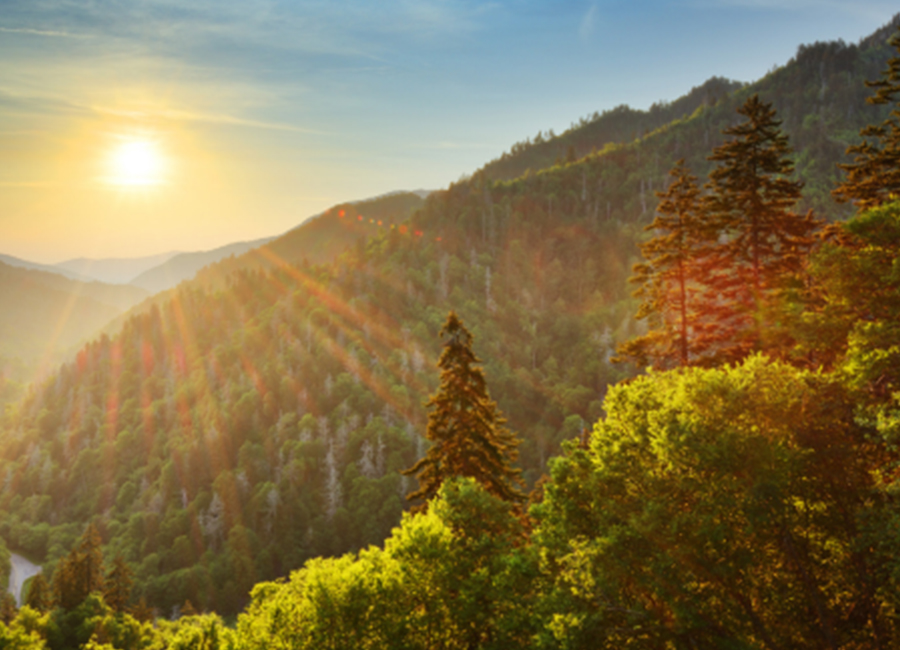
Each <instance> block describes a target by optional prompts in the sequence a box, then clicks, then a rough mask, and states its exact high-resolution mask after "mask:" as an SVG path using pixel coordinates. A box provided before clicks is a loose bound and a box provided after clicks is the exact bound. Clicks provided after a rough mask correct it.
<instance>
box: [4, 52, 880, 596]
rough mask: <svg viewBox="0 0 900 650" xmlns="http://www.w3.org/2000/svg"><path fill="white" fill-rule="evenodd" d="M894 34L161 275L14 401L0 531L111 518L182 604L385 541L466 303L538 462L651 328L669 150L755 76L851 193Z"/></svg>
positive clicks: (131, 552)
mask: <svg viewBox="0 0 900 650" xmlns="http://www.w3.org/2000/svg"><path fill="white" fill-rule="evenodd" d="M884 35H885V34H882V35H881V36H879V37H878V38H874V37H873V38H871V39H867V40H866V41H863V42H861V43H860V44H857V45H846V44H844V43H840V42H838V43H824V44H823V43H819V44H815V45H813V46H809V47H802V48H800V49H799V50H798V53H797V56H796V57H794V59H792V60H791V61H790V62H789V63H788V64H786V65H785V66H783V67H781V68H778V69H776V70H774V71H773V72H772V73H770V74H769V75H767V76H766V77H765V78H764V79H762V80H760V81H758V82H757V83H755V84H752V85H742V86H741V87H740V88H736V87H733V88H732V87H731V86H727V84H726V86H727V87H729V88H732V89H731V90H730V91H729V92H728V94H722V95H721V96H716V101H715V103H713V102H712V101H710V102H706V103H704V104H703V105H701V106H698V107H697V108H695V109H694V110H693V111H692V112H690V114H684V115H681V116H680V117H677V118H674V119H673V120H672V121H671V122H669V123H667V124H665V125H662V126H659V127H658V128H654V129H653V130H645V131H644V132H643V133H636V134H633V135H634V136H639V137H632V136H631V135H629V134H627V133H625V134H618V135H616V134H615V133H613V135H612V136H610V138H611V139H610V140H609V141H608V142H607V143H606V144H605V145H603V147H602V148H599V149H598V150H597V151H594V152H591V153H587V154H585V155H582V156H581V157H578V153H577V150H576V153H575V155H574V156H573V157H571V158H574V159H572V160H566V159H562V160H560V162H559V163H554V164H551V165H550V166H549V167H546V168H543V169H532V170H531V171H530V172H523V173H522V174H521V175H519V176H515V177H512V178H500V177H492V176H491V174H490V173H488V171H489V170H487V169H482V170H479V171H478V172H476V173H475V174H473V175H472V176H471V177H470V178H468V179H465V180H463V181H460V182H458V183H454V184H453V185H451V186H450V187H449V188H448V189H446V190H443V191H438V192H434V193H431V194H430V195H428V197H427V199H425V201H424V203H416V202H415V201H420V198H419V197H417V196H415V195H412V196H415V201H414V200H413V198H411V197H409V198H407V197H406V196H405V195H397V196H392V197H383V198H382V199H379V200H378V201H375V202H373V203H372V205H368V206H367V207H365V208H364V206H363V204H344V205H342V206H336V207H335V208H333V209H332V210H329V211H328V212H327V213H325V214H323V215H321V216H320V217H318V218H316V219H312V220H310V221H308V222H306V223H304V224H303V225H301V226H300V227H298V228H297V229H295V230H294V231H291V232H289V233H287V234H285V235H284V236H282V237H280V238H278V239H276V240H273V241H272V242H269V243H268V244H267V245H265V246H262V247H260V248H258V249H255V250H254V251H251V252H249V253H246V254H244V255H242V256H239V257H235V258H230V259H228V260H224V261H222V262H219V263H217V264H214V265H212V266H211V267H207V268H206V269H205V270H202V271H201V272H199V273H198V274H197V277H196V278H195V279H194V280H192V281H188V282H185V283H182V284H181V285H179V286H177V287H176V288H174V289H172V290H170V291H168V292H166V293H163V294H160V295H157V296H154V297H153V299H152V300H150V301H147V302H145V303H144V304H143V305H141V307H140V308H139V309H136V310H135V311H133V312H131V314H130V315H129V316H128V317H127V318H125V319H124V322H123V324H122V326H121V327H120V328H118V329H117V331H116V332H115V333H111V334H110V335H109V336H103V337H101V338H99V339H97V340H95V341H93V342H92V343H90V344H88V345H87V346H85V347H83V348H82V349H81V351H80V352H79V353H78V355H77V356H76V357H75V358H74V359H72V360H71V361H70V362H69V363H67V364H65V365H64V366H62V367H61V368H60V370H59V372H57V373H56V374H54V375H53V376H51V377H48V378H47V379H46V380H45V381H44V382H42V383H40V384H39V385H37V386H35V387H34V390H33V391H31V392H30V393H29V394H28V395H27V396H26V397H25V398H24V399H23V400H22V401H21V402H19V403H18V404H17V405H16V408H14V409H11V410H10V411H9V412H8V413H7V414H6V415H5V418H4V420H3V422H2V425H0V429H2V435H0V476H7V477H15V483H14V484H13V485H14V486H13V487H12V488H10V489H8V490H4V491H3V492H0V512H2V513H3V515H2V516H0V536H2V537H4V538H5V539H6V540H7V541H8V542H9V544H10V546H11V547H14V548H19V549H23V550H26V551H28V552H29V553H31V554H34V555H35V556H38V557H45V558H47V560H48V565H47V569H48V571H49V570H52V568H53V564H54V562H56V561H58V560H59V558H60V557H61V556H62V555H63V554H64V553H66V552H67V550H68V549H70V548H71V547H72V545H73V543H74V542H75V540H76V539H77V538H78V536H79V534H80V530H81V528H82V527H83V525H84V524H85V523H86V522H88V521H92V522H93V523H95V524H96V526H97V527H98V529H99V530H100V533H101V535H102V537H103V541H104V544H105V546H106V553H107V557H114V556H116V555H118V554H121V555H122V556H123V558H124V559H125V560H126V561H127V562H128V563H129V565H130V566H131V567H132V568H133V569H134V571H135V580H136V589H137V592H138V595H139V596H145V597H146V598H147V599H148V601H149V602H151V603H152V604H153V605H155V606H157V607H159V608H161V610H162V611H163V612H164V613H169V612H171V611H173V608H174V607H176V606H180V605H181V604H183V603H184V602H185V601H186V600H190V601H191V602H192V603H193V604H194V605H195V606H198V607H200V608H204V609H216V610H218V611H221V612H234V611H236V610H237V609H239V608H240V607H242V606H243V605H244V604H245V603H246V598H247V592H248V590H249V589H250V588H251V586H252V585H253V584H254V583H256V582H257V581H259V580H262V579H268V578H272V577H276V576H283V575H286V574H287V573H288V572H289V571H290V570H292V569H294V568H296V567H298V566H300V564H301V563H302V562H303V561H304V560H306V559H308V558H310V557H314V556H318V555H336V554H341V553H343V552H345V551H350V550H356V549H359V548H362V547H365V546H366V545H368V544H377V543H380V542H381V541H382V540H384V538H385V536H386V535H387V534H388V533H389V532H390V530H391V529H392V527H393V526H395V525H396V524H397V522H398V521H399V517H400V513H401V512H402V510H403V508H404V501H403V495H404V494H406V493H408V491H409V489H410V487H411V485H410V482H409V480H408V479H407V478H405V477H403V476H401V475H400V474H399V470H401V469H404V468H407V467H410V466H411V465H412V463H413V462H414V461H415V460H416V458H418V457H420V456H421V455H422V454H423V452H424V449H425V441H424V439H423V438H422V433H423V432H424V430H425V420H426V411H425V408H424V406H423V402H424V401H425V399H426V398H427V397H428V395H430V394H431V393H433V391H434V390H435V387H436V385H437V380H438V377H437V371H436V369H435V367H434V364H435V361H436V358H437V356H438V354H439V352H440V349H441V345H440V344H441V342H440V340H439V339H438V336H437V333H438V331H439V330H440V327H441V325H442V324H443V323H444V320H445V318H446V315H447V312H448V311H449V310H451V309H452V310H455V311H456V312H457V313H458V314H459V316H460V317H461V318H462V320H463V321H464V322H465V324H466V326H467V327H468V328H469V329H470V330H471V331H472V333H473V335H474V339H475V341H474V350H475V352H476V354H478V355H479V356H480V357H481V358H482V359H484V367H485V375H486V378H487V384H488V387H489V390H490V393H491V396H492V398H493V399H495V400H496V401H497V403H498V405H499V407H500V410H501V411H502V412H503V413H504V414H505V415H506V416H507V418H508V419H509V423H508V425H509V427H510V429H512V430H513V431H515V432H517V433H518V435H519V436H520V437H521V438H522V443H521V445H520V448H519V452H520V453H519V463H520V465H521V467H522V468H523V470H524V475H525V478H526V480H527V482H528V484H529V485H533V484H535V483H536V482H537V481H538V480H539V479H540V477H541V475H542V474H543V473H544V471H545V470H546V468H547V462H548V460H549V459H550V458H551V457H552V456H553V455H554V454H556V453H558V450H559V445H560V442H561V441H562V440H564V439H568V438H573V437H575V436H580V435H582V434H583V432H584V430H585V429H586V428H587V427H588V426H590V423H592V422H594V421H596V420H597V419H598V418H599V417H600V415H601V414H602V411H603V402H602V400H603V397H604V395H605V394H606V390H607V387H608V386H609V385H610V384H614V383H616V382H618V381H619V380H621V379H623V378H626V377H628V376H629V375H630V374H631V373H632V372H633V371H632V370H631V369H628V368H623V367H620V366H616V365H613V364H612V363H611V362H610V357H611V355H612V352H613V350H614V348H615V345H616V343H617V341H621V340H623V339H625V338H628V337H630V336H631V335H632V334H633V333H634V332H635V331H640V327H641V325H640V323H635V321H634V320H633V314H634V308H635V302H634V300H633V299H632V298H631V297H630V296H629V287H628V284H627V278H628V277H629V275H630V273H631V267H632V264H633V263H634V262H635V261H637V259H638V251H639V248H638V246H639V243H640V242H641V241H642V239H643V238H644V237H646V233H644V230H643V228H644V226H645V225H646V224H647V223H649V221H650V219H651V218H652V215H653V210H654V206H655V201H656V199H655V196H654V194H653V192H654V190H658V189H662V188H663V187H665V186H666V183H667V182H668V181H667V174H668V171H669V169H670V168H671V166H672V164H673V163H674V161H675V160H676V159H678V158H681V157H684V158H686V159H687V161H688V164H689V165H690V166H691V167H692V169H693V170H694V172H695V173H696V174H697V175H699V176H702V175H704V174H705V173H707V172H708V170H709V168H710V163H709V162H708V161H707V160H706V157H707V156H708V155H709V154H710V152H711V151H712V148H713V147H714V146H715V145H716V144H718V143H719V142H721V141H722V135H721V130H722V129H723V128H725V127H727V126H731V125H733V124H734V123H735V121H736V119H737V118H738V116H737V115H736V113H735V108H736V107H738V106H740V105H741V104H742V103H743V102H744V101H745V100H746V99H747V97H749V96H750V95H751V94H752V93H754V92H758V93H760V95H761V96H762V98H763V99H764V100H766V101H773V102H774V103H775V106H776V108H777V109H778V111H779V116H780V117H781V118H782V119H783V120H784V128H785V130H786V131H787V132H788V133H789V135H790V137H791V142H792V144H793V145H794V147H795V149H796V154H795V159H796V161H797V170H798V174H799V175H800V177H801V178H803V179H804V180H805V182H806V186H805V188H804V192H805V194H804V200H803V205H805V206H809V207H813V208H815V210H816V211H817V212H818V213H819V214H820V215H823V216H827V217H830V218H839V217H840V216H841V215H842V214H843V213H844V212H846V208H844V207H840V206H835V205H834V204H833V203H831V201H830V198H829V197H828V194H827V190H828V188H829V186H830V183H831V180H832V179H833V178H834V177H836V176H837V174H838V172H837V171H835V170H834V169H833V168H830V167H829V165H831V162H830V161H832V160H840V159H841V156H842V154H841V152H842V150H843V147H844V146H845V145H846V143H848V142H853V141H856V138H857V136H856V129H857V128H858V126H861V125H863V124H866V123H869V122H874V121H877V120H878V116H879V115H881V113H880V112H879V111H880V109H878V108H877V107H875V108H873V107H868V106H867V105H866V104H865V103H864V101H863V100H864V97H866V96H867V95H868V94H869V91H868V90H867V89H866V88H865V87H864V85H863V80H865V79H873V78H877V77H878V76H879V74H880V71H881V70H882V69H883V68H884V65H885V62H886V60H887V58H888V56H889V54H890V52H889V50H888V48H887V47H886V46H885V45H884V42H883V41H884V39H883V38H882V37H883V36H884ZM684 106H685V110H687V108H689V106H690V102H687V103H686V104H684ZM626 122H627V121H626ZM627 125H628V128H631V126H632V123H631V122H627ZM583 128H587V126H585V127H583ZM613 136H615V137H613ZM578 142H579V140H578V133H576V132H573V134H571V140H570V141H569V142H568V144H567V145H566V148H567V147H568V145H569V144H570V145H572V146H573V147H576V145H577V143H578ZM578 146H580V145H578ZM585 146H588V145H587V144H586V145H585ZM593 147H594V145H590V148H593ZM524 155H525V154H524V152H516V153H514V154H513V155H512V157H516V160H521V161H524V160H525V158H524V157H523V158H521V159H520V158H518V156H524ZM510 164H512V163H510ZM517 164H518V163H517ZM523 164H524V163H523ZM526 169H527V168H526ZM406 201H408V203H406ZM376 204H377V205H378V206H381V207H379V208H378V211H376V210H375V208H376ZM387 206H393V207H391V208H390V209H388V207H387ZM369 210H371V211H369ZM410 212H412V214H411V216H409V217H408V218H407V215H409V214H410ZM379 221H380V222H381V223H380V224H379ZM335 256H336V257H335Z"/></svg>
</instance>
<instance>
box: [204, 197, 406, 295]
mask: <svg viewBox="0 0 900 650" xmlns="http://www.w3.org/2000/svg"><path fill="white" fill-rule="evenodd" d="M422 202H423V199H422V197H421V196H419V195H418V194H415V193H413V192H394V193H391V194H387V195H385V196H379V197H375V198H372V199H366V200H365V201H357V202H352V203H341V204H338V205H336V206H334V207H332V208H330V209H328V210H326V211H325V212H324V213H322V214H320V215H317V216H315V217H312V218H311V219H309V220H307V221H304V222H303V223H302V224H300V225H299V226H297V227H296V228H294V229H292V230H289V231H288V232H286V233H285V234H283V235H281V236H280V237H277V238H276V239H274V240H273V241H271V242H269V243H267V244H266V245H265V246H260V247H258V248H255V249H254V250H252V251H249V252H248V253H245V254H244V255H240V256H237V257H235V258H230V259H227V260H223V261H221V262H219V263H218V264H214V265H210V266H209V267H208V268H206V269H204V270H203V272H201V273H200V274H199V275H198V277H197V280H198V282H199V283H201V284H204V285H210V284H218V283H221V282H222V281H223V279H224V278H227V277H228V276H229V275H231V274H232V273H234V272H235V271H238V270H250V269H257V270H262V269H272V268H276V267H278V266H281V265H284V264H301V263H304V262H305V263H310V264H322V263H325V262H332V261H334V259H335V258H336V257H337V256H338V255H340V254H341V253H342V252H344V250H346V249H347V248H348V247H349V246H353V245H356V244H357V243H358V242H359V241H360V240H361V239H362V240H364V239H366V238H368V237H371V236H372V235H374V234H377V233H378V232H379V231H382V232H383V231H384V230H385V229H389V228H390V227H391V226H392V225H399V224H401V223H403V222H404V221H406V220H407V219H409V217H410V215H411V214H412V213H413V212H414V211H415V210H416V209H417V208H419V207H420V206H421V205H422Z"/></svg>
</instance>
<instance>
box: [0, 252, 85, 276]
mask: <svg viewBox="0 0 900 650" xmlns="http://www.w3.org/2000/svg"><path fill="white" fill-rule="evenodd" d="M0 263H3V264H6V265H8V266H15V267H17V268H20V269H29V270H31V271H45V272H47V273H54V274H56V275H61V276H63V277H66V278H69V279H70V280H78V281H79V282H92V281H93V279H92V278H89V277H88V276H86V275H80V274H78V273H75V272H73V271H68V270H66V269H60V268H57V267H56V266H53V265H51V264H38V263H36V262H29V261H27V260H23V259H19V258H18V257H13V256H12V255H0Z"/></svg>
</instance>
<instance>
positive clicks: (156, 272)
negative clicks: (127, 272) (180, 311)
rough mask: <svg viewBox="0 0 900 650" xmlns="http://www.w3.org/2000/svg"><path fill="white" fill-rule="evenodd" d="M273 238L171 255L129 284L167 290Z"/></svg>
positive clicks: (158, 290) (143, 287)
mask: <svg viewBox="0 0 900 650" xmlns="http://www.w3.org/2000/svg"><path fill="white" fill-rule="evenodd" d="M272 239H273V238H272V237H265V238H263V239H256V240H254V241H248V242H237V243H234V244H228V245H227V246H220V247H219V248H215V249H213V250H210V251H198V252H194V253H178V254H177V255H174V256H172V257H169V258H168V259H167V260H166V261H164V262H163V263H161V264H159V265H158V266H154V267H153V268H150V269H147V270H146V271H144V272H143V273H141V274H140V275H137V276H136V277H134V278H132V279H131V280H130V281H129V284H131V285H132V286H135V287H140V288H142V289H146V290H147V291H149V292H150V293H158V292H160V291H165V290H166V289H171V288H172V287H174V286H175V285H176V284H178V283H179V282H183V281H185V280H190V279H191V278H193V277H194V275H196V273H197V271H199V270H200V269H202V268H203V267H204V266H209V265H210V264H213V263H215V262H218V261H219V260H221V259H223V258H225V257H231V256H234V255H243V254H244V253H246V252H247V251H249V250H252V249H254V248H256V247H258V246H262V245H264V244H266V243H268V242H270V241H271V240H272Z"/></svg>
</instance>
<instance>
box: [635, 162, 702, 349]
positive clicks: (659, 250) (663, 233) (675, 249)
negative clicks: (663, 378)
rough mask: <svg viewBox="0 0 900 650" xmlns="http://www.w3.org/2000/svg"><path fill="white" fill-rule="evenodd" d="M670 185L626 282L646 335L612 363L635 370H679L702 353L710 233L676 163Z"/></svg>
mask: <svg viewBox="0 0 900 650" xmlns="http://www.w3.org/2000/svg"><path fill="white" fill-rule="evenodd" d="M670 174H671V177H672V184H671V185H670V186H669V189H668V190H667V191H665V192H657V193H656V195H657V196H658V197H659V198H660V199H661V200H660V203H659V206H658V207H657V214H656V218H655V219H654V220H653V223H651V224H650V225H648V226H647V227H645V228H644V230H647V231H650V232H653V233H655V236H654V237H653V238H652V239H650V240H649V241H647V242H645V243H643V244H641V252H642V253H643V255H644V259H645V261H644V262H642V263H640V264H637V265H635V267H634V272H635V274H634V276H633V277H632V278H631V279H630V281H631V282H633V283H636V284H640V285H641V286H640V287H639V288H638V289H637V290H636V291H635V292H634V295H635V296H636V297H638V298H642V299H643V301H642V302H641V305H640V307H639V308H638V311H637V315H636V316H635V318H637V319H639V320H640V319H645V318H646V319H647V320H648V323H649V326H650V331H649V332H648V333H647V334H645V335H643V336H639V337H638V338H636V339H632V340H631V341H627V342H626V343H624V344H622V345H621V346H619V348H618V350H617V351H618V353H619V355H620V357H619V359H618V360H622V359H624V358H628V359H631V360H633V361H634V362H635V363H636V364H637V365H638V366H640V367H643V366H645V365H647V363H648V362H650V360H653V365H654V366H657V367H666V366H670V365H681V366H685V365H688V364H689V363H690V362H691V359H692V358H696V356H697V355H698V354H700V353H702V352H703V327H704V320H703V318H702V317H701V316H702V314H701V313H700V299H701V295H700V291H701V289H702V287H701V285H700V284H699V280H700V278H702V276H703V274H704V273H703V272H704V266H705V262H706V254H705V252H706V251H708V249H709V244H710V238H711V237H712V239H713V240H714V239H715V233H714V232H713V233H710V230H709V228H708V227H707V223H706V222H705V221H704V220H703V219H702V215H701V214H700V204H701V201H700V188H699V187H698V186H697V177H696V176H693V175H692V174H691V173H690V170H689V169H688V168H687V166H686V165H685V162H684V159H683V158H682V159H681V160H679V161H678V162H676V163H675V167H674V168H673V169H672V171H671V173H670Z"/></svg>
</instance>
